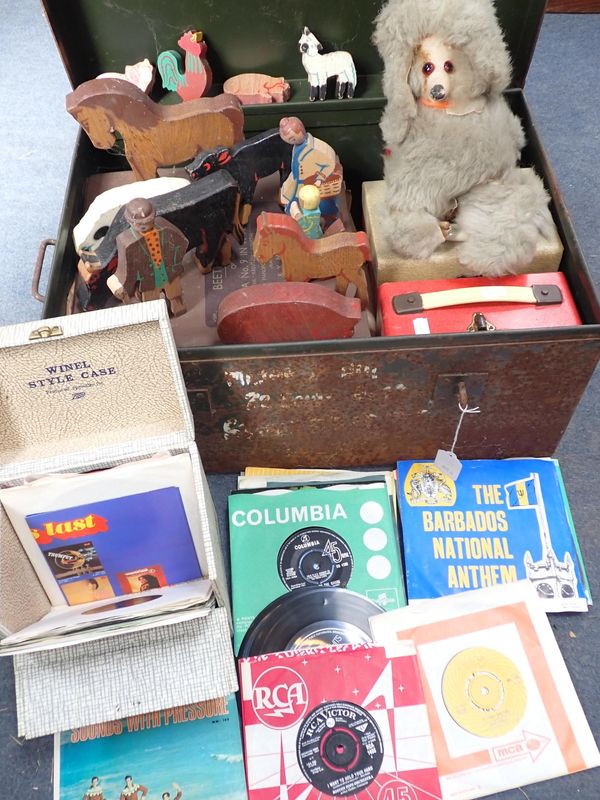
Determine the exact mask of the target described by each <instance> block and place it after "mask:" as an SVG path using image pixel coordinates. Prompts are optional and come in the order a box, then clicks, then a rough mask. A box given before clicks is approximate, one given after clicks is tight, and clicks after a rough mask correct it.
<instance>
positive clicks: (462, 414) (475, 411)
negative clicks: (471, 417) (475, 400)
mask: <svg viewBox="0 0 600 800" xmlns="http://www.w3.org/2000/svg"><path fill="white" fill-rule="evenodd" d="M458 407H459V409H460V417H459V418H458V424H457V426H456V433H455V434H454V441H453V442H452V447H451V448H450V452H451V453H454V448H455V447H456V442H457V441H458V434H459V432H460V426H461V425H462V421H463V419H464V417H465V414H479V413H480V409H479V406H475V408H469V404H468V403H467V405H466V406H463V405H461V404H460V402H459V404H458Z"/></svg>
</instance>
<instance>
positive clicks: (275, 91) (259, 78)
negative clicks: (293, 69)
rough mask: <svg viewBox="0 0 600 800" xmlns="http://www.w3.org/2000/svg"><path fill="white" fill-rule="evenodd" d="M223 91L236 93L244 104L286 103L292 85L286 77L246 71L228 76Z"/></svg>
mask: <svg viewBox="0 0 600 800" xmlns="http://www.w3.org/2000/svg"><path fill="white" fill-rule="evenodd" d="M223 91H224V92H227V93H228V94H234V95H235V96H236V97H237V99H238V100H239V101H240V103H241V104H242V105H249V104H251V103H261V104H262V103H285V102H286V101H287V100H289V99H290V91H291V90H290V85H289V83H287V82H286V81H285V79H284V78H273V77H272V76H271V75H263V74H262V73H260V72H244V73H242V74H241V75H234V76H233V78H228V79H227V80H226V81H225V83H224V84H223Z"/></svg>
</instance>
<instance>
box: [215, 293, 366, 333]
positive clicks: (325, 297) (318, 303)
mask: <svg viewBox="0 0 600 800" xmlns="http://www.w3.org/2000/svg"><path fill="white" fill-rule="evenodd" d="M359 320H360V300H358V299H357V298H350V297H342V295H340V294H337V293H336V292H332V291H331V289H327V288H326V287H325V286H319V285H318V284H315V283H287V282H286V283H259V284H256V285H254V286H246V287H245V288H243V289H236V291H235V292H231V294H229V295H227V297H225V298H224V299H223V300H222V301H221V303H220V304H219V310H218V314H217V332H218V334H219V338H220V339H221V341H222V342H224V343H225V344H266V343H271V342H303V341H318V340H322V339H347V338H349V337H350V336H352V334H353V333H354V328H355V326H356V324H357V323H358V321H359Z"/></svg>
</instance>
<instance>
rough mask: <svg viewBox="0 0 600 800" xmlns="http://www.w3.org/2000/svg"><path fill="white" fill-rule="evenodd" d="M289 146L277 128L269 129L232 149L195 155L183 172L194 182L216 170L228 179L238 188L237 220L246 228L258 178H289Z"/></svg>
mask: <svg viewBox="0 0 600 800" xmlns="http://www.w3.org/2000/svg"><path fill="white" fill-rule="evenodd" d="M291 159H292V145H291V144H289V143H288V142H286V141H284V140H283V139H282V138H281V136H280V135H279V130H278V128H271V130H268V131H266V132H265V133H259V134H257V135H256V136H252V137H251V138H250V139H245V140H244V141H243V142H240V143H239V144H236V145H235V147H232V148H227V147H217V148H215V149H214V150H211V151H208V152H202V153H199V154H198V156H197V157H196V158H195V159H194V161H193V162H192V163H191V164H188V166H187V167H186V168H185V169H186V172H187V173H188V174H189V176H190V178H191V179H192V180H198V179H199V178H202V177H204V176H205V175H210V174H211V173H212V172H215V171H216V170H219V169H224V170H225V171H226V172H228V173H229V174H230V175H232V176H233V177H234V178H235V180H236V181H237V183H238V186H239V187H240V198H241V200H240V203H241V211H240V220H241V223H242V224H243V225H246V224H247V222H248V219H249V217H250V212H251V210H252V199H253V197H254V190H255V189H256V184H257V183H258V180H259V178H266V177H267V176H268V175H272V174H273V173H274V172H279V176H280V180H281V182H283V181H284V179H285V178H287V176H288V175H289V174H290V169H291Z"/></svg>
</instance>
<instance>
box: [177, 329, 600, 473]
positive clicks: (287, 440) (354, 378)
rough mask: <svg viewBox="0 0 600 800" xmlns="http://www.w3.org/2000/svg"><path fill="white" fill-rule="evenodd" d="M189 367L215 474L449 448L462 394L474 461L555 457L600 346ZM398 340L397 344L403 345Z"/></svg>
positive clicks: (461, 450)
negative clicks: (473, 409)
mask: <svg viewBox="0 0 600 800" xmlns="http://www.w3.org/2000/svg"><path fill="white" fill-rule="evenodd" d="M486 338H487V339H488V342H487V343H482V344H481V345H477V344H471V345H469V346H449V347H439V348H433V349H432V348H405V349H403V348H402V347H401V346H396V347H394V349H391V350H372V349H369V347H368V345H367V344H366V343H365V350H364V352H361V351H360V350H356V351H354V352H342V353H335V352H329V353H317V354H312V355H311V354H308V355H299V356H296V357H294V356H290V355H289V354H288V355H287V356H281V355H280V356H277V355H265V356H264V357H260V356H256V355H252V356H249V357H244V356H242V355H238V356H232V357H227V354H226V353H225V352H224V353H223V358H222V359H220V360H202V359H186V358H183V359H182V369H183V374H184V378H185V382H186V385H187V387H188V396H189V399H190V403H191V406H192V410H193V413H194V418H195V421H196V438H197V443H198V447H199V450H200V453H201V456H202V460H203V463H204V465H205V467H206V469H207V470H208V471H210V472H233V471H238V470H240V469H242V468H243V467H244V466H246V465H248V464H274V465H277V466H279V467H293V466H342V465H344V466H351V465H355V466H358V465H363V466H364V465H367V464H369V465H379V464H391V463H393V462H394V461H395V460H396V459H397V458H430V457H433V456H435V452H436V450H437V448H438V447H446V448H447V447H449V446H450V444H451V443H452V439H453V436H454V431H455V429H456V424H457V421H458V415H459V410H458V386H459V382H460V381H461V380H463V381H464V382H465V386H466V390H467V393H468V394H470V397H471V403H474V402H475V401H476V402H477V404H478V405H479V406H480V408H481V413H480V414H478V415H469V417H468V418H467V419H465V421H464V423H463V426H462V429H461V435H460V437H459V441H458V445H457V448H456V451H457V454H458V456H459V457H462V458H475V457H477V458H499V457H510V456H542V455H546V456H547V455H551V454H552V453H553V452H554V450H555V448H556V446H557V444H558V442H559V441H560V438H561V436H562V434H563V432H564V430H565V429H566V426H567V424H568V422H569V419H570V418H571V415H572V414H573V412H574V410H575V408H576V406H577V403H578V400H579V398H580V396H581V394H582V392H583V390H584V389H585V387H586V385H587V382H588V380H589V378H590V377H591V374H592V372H593V369H594V366H595V364H596V363H597V361H598V359H599V357H600V338H599V336H598V334H596V336H595V337H590V338H587V339H581V338H579V339H567V338H564V339H554V340H552V339H546V340H544V339H542V340H540V341H537V342H534V343H532V342H503V343H502V345H498V344H496V345H494V344H492V343H490V342H489V338H488V337H487V336H486ZM397 341H398V340H396V342H397Z"/></svg>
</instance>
